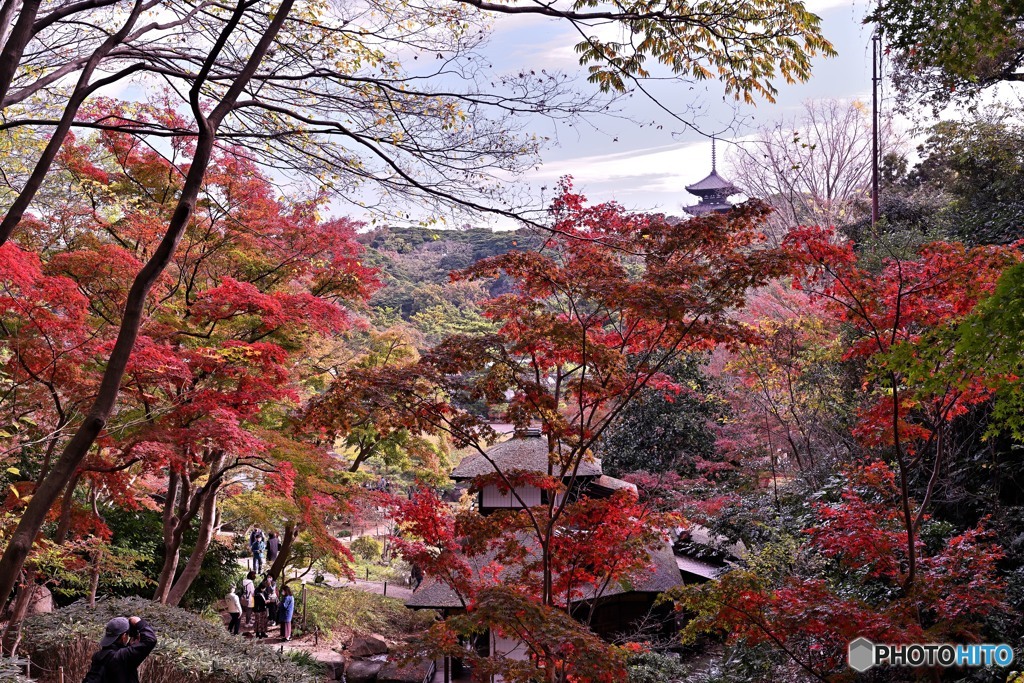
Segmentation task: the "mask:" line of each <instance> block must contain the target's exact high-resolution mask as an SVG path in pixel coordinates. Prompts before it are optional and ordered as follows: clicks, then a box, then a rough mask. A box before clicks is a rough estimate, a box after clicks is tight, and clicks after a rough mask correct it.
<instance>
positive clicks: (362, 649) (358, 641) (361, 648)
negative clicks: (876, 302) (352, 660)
mask: <svg viewBox="0 0 1024 683" xmlns="http://www.w3.org/2000/svg"><path fill="white" fill-rule="evenodd" d="M348 653H349V654H350V655H352V656H353V657H372V656H373V655H386V654H387V653H388V644H387V641H385V640H384V639H383V638H381V637H380V636H378V635H369V636H356V637H355V638H353V639H352V642H351V643H350V644H349V646H348Z"/></svg>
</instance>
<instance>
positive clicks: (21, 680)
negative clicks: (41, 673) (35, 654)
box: [0, 655, 32, 683]
mask: <svg viewBox="0 0 1024 683" xmlns="http://www.w3.org/2000/svg"><path fill="white" fill-rule="evenodd" d="M27 663H28V661H27V660H25V659H23V658H21V657H5V656H3V655H0V683H32V679H30V678H27V677H26V676H25V675H24V672H25V665H26V664H27Z"/></svg>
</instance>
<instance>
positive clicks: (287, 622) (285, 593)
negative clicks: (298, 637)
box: [277, 586, 295, 640]
mask: <svg viewBox="0 0 1024 683" xmlns="http://www.w3.org/2000/svg"><path fill="white" fill-rule="evenodd" d="M294 613H295V598H294V597H293V596H292V589H291V588H289V587H288V586H282V587H281V606H280V607H279V608H278V610H277V620H278V621H279V622H281V638H283V639H284V640H291V639H292V614H294Z"/></svg>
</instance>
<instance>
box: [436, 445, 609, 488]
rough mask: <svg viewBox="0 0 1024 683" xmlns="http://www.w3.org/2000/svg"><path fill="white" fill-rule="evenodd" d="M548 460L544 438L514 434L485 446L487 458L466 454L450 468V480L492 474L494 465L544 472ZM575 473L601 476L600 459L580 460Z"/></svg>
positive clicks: (556, 465) (494, 469) (503, 467)
mask: <svg viewBox="0 0 1024 683" xmlns="http://www.w3.org/2000/svg"><path fill="white" fill-rule="evenodd" d="M488 458H490V460H491V461H493V464H492V463H491V462H488ZM556 458H557V456H556ZM550 462H551V460H550V458H549V453H548V440H547V437H542V436H516V437H513V438H511V439H509V440H508V441H502V442H501V443H498V444H495V445H493V446H491V447H490V448H488V449H487V457H486V458H485V457H484V456H483V455H482V454H480V453H474V454H472V455H469V456H467V457H465V458H464V459H463V460H462V462H460V463H459V465H458V467H456V468H455V469H454V470H453V471H452V479H456V480H458V479H473V478H474V477H480V476H484V475H487V474H493V473H494V472H495V471H496V468H497V469H498V470H500V471H502V472H511V471H513V470H523V471H527V472H540V473H544V474H546V473H547V471H548V466H549V464H550ZM559 469H560V468H559V467H558V464H557V462H556V463H555V471H556V472H557V471H558V470H559ZM576 476H578V477H599V476H601V461H600V460H596V459H593V458H590V459H585V460H584V461H583V462H581V463H580V467H579V470H578V471H577V475H576Z"/></svg>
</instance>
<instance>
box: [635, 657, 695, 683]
mask: <svg viewBox="0 0 1024 683" xmlns="http://www.w3.org/2000/svg"><path fill="white" fill-rule="evenodd" d="M626 666H627V667H628V668H629V683H684V681H688V680H690V679H689V678H688V673H689V672H688V670H687V668H686V667H685V666H683V665H682V663H680V661H679V658H678V657H672V656H669V655H664V654H660V653H657V652H643V653H641V654H636V655H633V656H632V657H630V658H629V661H628V662H627V663H626Z"/></svg>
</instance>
